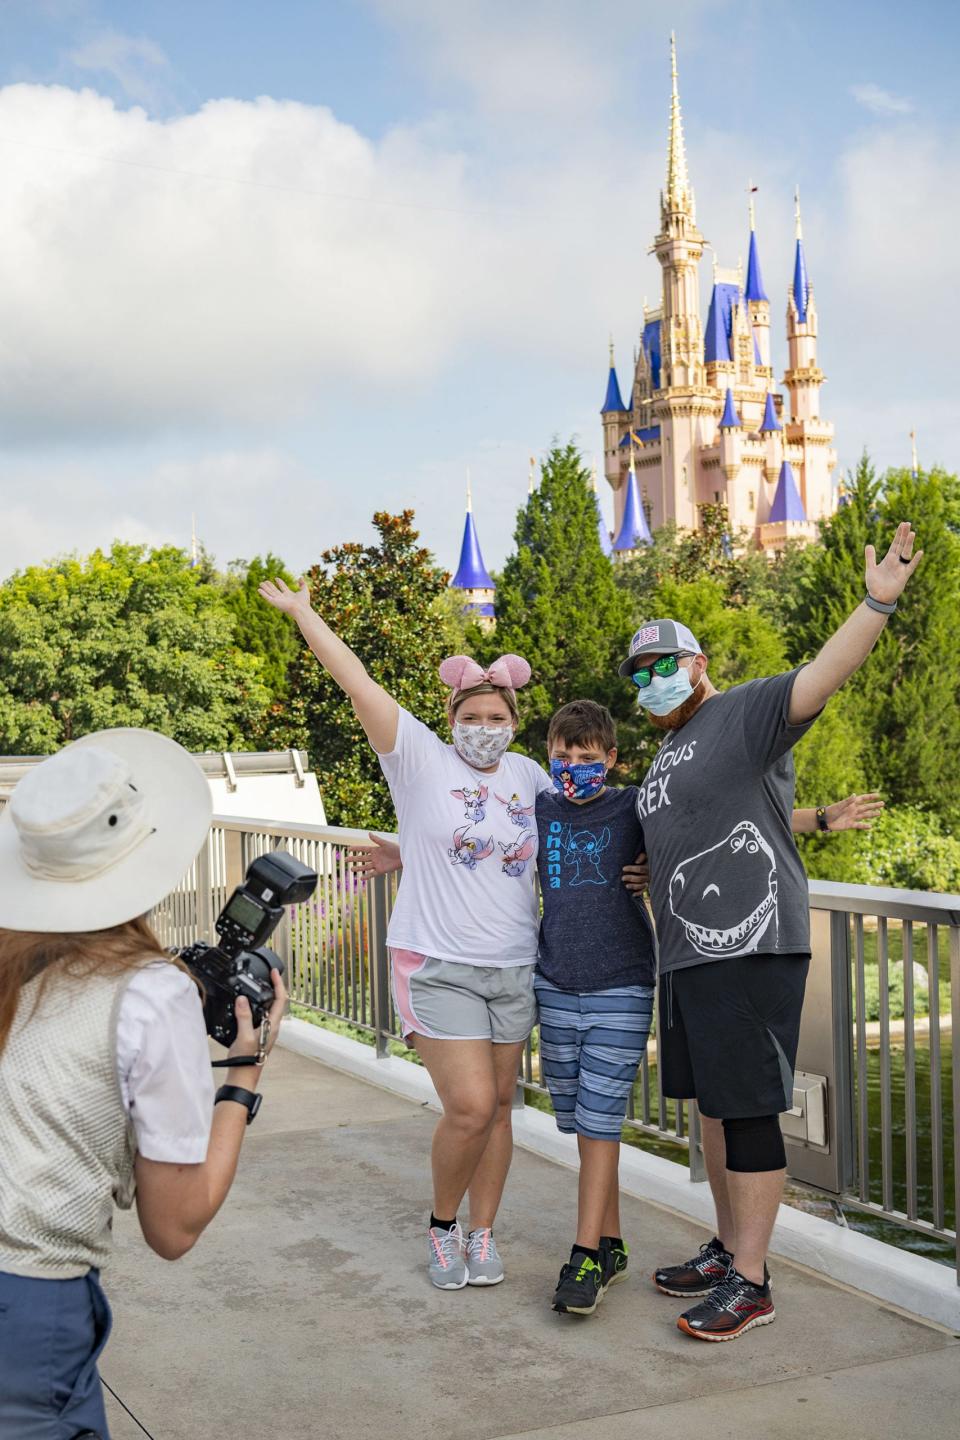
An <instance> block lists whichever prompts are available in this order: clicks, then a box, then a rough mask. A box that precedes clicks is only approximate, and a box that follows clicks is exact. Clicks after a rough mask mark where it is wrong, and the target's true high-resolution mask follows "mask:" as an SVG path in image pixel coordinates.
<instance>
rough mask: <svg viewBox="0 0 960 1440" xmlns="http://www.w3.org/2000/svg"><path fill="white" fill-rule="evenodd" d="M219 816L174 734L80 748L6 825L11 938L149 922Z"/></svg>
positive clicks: (1, 842)
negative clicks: (215, 815) (20, 933)
mask: <svg viewBox="0 0 960 1440" xmlns="http://www.w3.org/2000/svg"><path fill="white" fill-rule="evenodd" d="M212 813H213V802H212V800H211V798H210V787H209V785H208V784H207V780H206V777H205V776H204V774H203V771H202V770H201V769H200V766H199V765H198V764H197V762H196V761H195V760H194V758H193V756H192V755H190V754H188V752H187V751H186V750H184V749H183V747H182V746H181V745H178V744H177V743H176V741H175V740H170V739H168V738H167V736H166V735H156V734H154V733H153V732H152V731H150V730H133V729H129V730H128V729H123V730H101V731H99V732H98V733H96V734H94V735H85V736H84V737H83V738H82V739H81V740H75V741H74V742H73V744H71V745H68V746H66V747H65V748H64V749H63V750H61V751H59V753H58V754H56V755H51V757H50V758H49V759H48V760H43V761H41V762H40V764H39V765H37V766H36V767H35V768H34V769H32V770H29V771H28V772H27V774H26V775H25V776H24V777H23V779H22V780H21V781H20V782H19V784H18V785H17V786H16V788H15V789H14V791H13V794H12V795H11V797H10V800H9V802H8V803H7V805H6V808H5V809H4V811H3V813H2V815H0V928H2V929H5V930H26V931H33V932H37V931H50V932H52V933H64V934H76V933H78V932H80V931H84V930H107V929H109V928H110V927H111V926H113V925H122V924H123V923H124V922H125V921H127V920H133V919H136V917H137V916H139V915H145V914H146V912H147V911H148V910H151V909H152V908H153V906H154V905H157V904H158V903H159V902H160V901H161V900H162V899H163V898H164V896H166V895H167V894H169V892H170V891H171V890H172V889H173V888H174V886H175V885H176V884H177V883H178V881H180V880H181V879H182V878H183V876H184V875H185V874H186V872H187V870H188V869H189V867H190V865H191V864H192V862H193V861H194V860H195V859H196V856H197V853H198V851H199V850H200V847H201V845H202V844H203V842H204V840H205V839H206V836H207V833H208V831H209V828H210V819H211V815H212Z"/></svg>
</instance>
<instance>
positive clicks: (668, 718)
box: [647, 675, 706, 730]
mask: <svg viewBox="0 0 960 1440" xmlns="http://www.w3.org/2000/svg"><path fill="white" fill-rule="evenodd" d="M702 691H703V676H702V675H701V676H700V679H699V680H698V681H697V685H696V688H695V689H694V692H693V694H692V695H690V696H688V697H687V699H686V700H684V702H683V704H682V705H678V706H677V708H676V710H671V711H670V712H669V714H667V715H654V713H653V711H652V710H648V711H647V719H648V720H649V721H650V724H651V725H654V726H655V727H656V728H657V729H658V730H679V729H680V727H681V726H682V725H686V723H687V721H688V720H689V719H690V717H691V715H694V714H696V712H697V711H698V710H699V709H700V706H701V705H702V704H703V702H704V700H705V699H706V696H705V695H704V694H703V693H702Z"/></svg>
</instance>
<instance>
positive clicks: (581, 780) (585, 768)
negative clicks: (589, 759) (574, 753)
mask: <svg viewBox="0 0 960 1440" xmlns="http://www.w3.org/2000/svg"><path fill="white" fill-rule="evenodd" d="M550 778H551V780H552V781H553V783H554V786H555V787H556V789H557V790H559V791H560V794H561V795H562V796H563V797H564V799H566V800H589V799H590V798H591V796H593V795H596V793H597V791H598V790H602V789H603V782H604V780H605V779H606V778H607V767H606V765H604V763H603V761H602V760H597V761H595V762H594V763H593V764H590V765H569V764H568V763H567V762H566V760H551V761H550Z"/></svg>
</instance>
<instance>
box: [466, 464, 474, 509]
mask: <svg viewBox="0 0 960 1440" xmlns="http://www.w3.org/2000/svg"><path fill="white" fill-rule="evenodd" d="M472 509H473V490H472V487H471V485H470V466H469V465H468V466H467V514H468V515H469V514H470V512H471V511H472Z"/></svg>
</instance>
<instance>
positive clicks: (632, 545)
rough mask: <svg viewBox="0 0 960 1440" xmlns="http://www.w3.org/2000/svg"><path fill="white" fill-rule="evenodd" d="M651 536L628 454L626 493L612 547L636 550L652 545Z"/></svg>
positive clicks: (616, 549)
mask: <svg viewBox="0 0 960 1440" xmlns="http://www.w3.org/2000/svg"><path fill="white" fill-rule="evenodd" d="M652 544H653V536H652V535H651V534H650V526H649V525H648V524H647V517H646V514H645V513H644V509H643V505H642V504H641V503H640V489H639V486H638V485H637V472H636V470H635V469H634V467H633V456H632V455H631V456H630V469H629V471H628V472H627V494H626V498H625V499H624V503H623V519H622V520H621V522H620V532H619V534H618V535H617V538H616V539H615V540H614V542H613V548H614V550H615V551H617V553H618V554H619V553H621V552H622V551H624V550H636V548H637V546H638V545H652Z"/></svg>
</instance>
